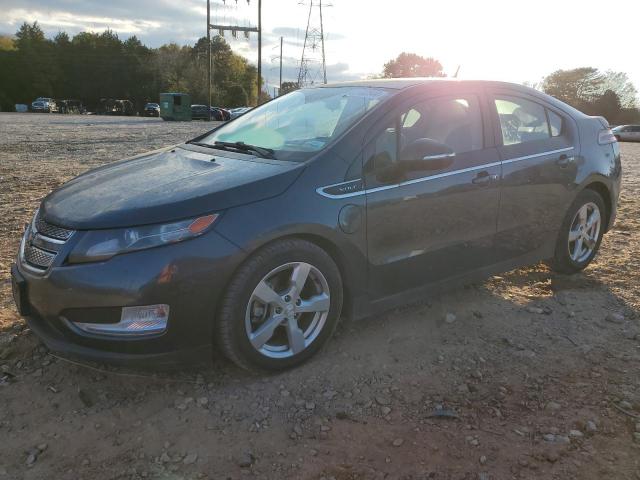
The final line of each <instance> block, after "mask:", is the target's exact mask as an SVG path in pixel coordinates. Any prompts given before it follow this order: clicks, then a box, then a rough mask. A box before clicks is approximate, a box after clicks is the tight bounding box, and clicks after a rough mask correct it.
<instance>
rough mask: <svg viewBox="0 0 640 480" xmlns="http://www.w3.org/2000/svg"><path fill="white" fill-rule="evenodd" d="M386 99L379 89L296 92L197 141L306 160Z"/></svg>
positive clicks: (320, 89) (334, 88) (325, 89)
mask: <svg viewBox="0 0 640 480" xmlns="http://www.w3.org/2000/svg"><path fill="white" fill-rule="evenodd" d="M389 95H390V93H389V91H388V90H387V89H384V88H372V87H322V88H310V89H302V90H297V91H295V92H291V93H289V94H287V95H283V96H282V97H279V98H277V99H275V100H273V101H271V102H269V103H266V104H264V105H262V106H260V107H257V108H255V109H253V110H251V111H249V112H247V113H245V114H244V115H242V116H241V117H238V118H237V119H236V120H234V121H233V122H231V123H229V124H227V125H223V126H222V127H220V128H218V129H217V130H216V131H215V132H212V133H211V134H210V135H208V136H207V137H205V138H204V139H202V140H200V142H202V143H209V144H214V143H215V142H216V141H221V142H244V143H246V144H250V145H257V146H259V147H263V148H270V149H272V150H274V156H275V157H276V158H278V159H281V160H294V161H295V160H305V159H306V158H308V157H309V156H311V155H312V154H314V153H315V152H318V151H320V150H322V149H323V148H324V147H325V146H326V145H327V144H329V143H330V142H331V141H332V140H333V139H335V138H337V137H338V136H339V135H340V134H341V133H342V132H344V131H345V130H347V129H348V128H349V127H350V126H352V125H353V124H355V123H356V122H357V121H358V120H359V119H361V118H362V117H363V116H364V115H365V113H367V112H368V111H369V110H371V109H372V108H373V107H374V106H375V105H377V104H378V103H380V102H381V101H382V100H383V99H384V98H386V97H388V96H389Z"/></svg>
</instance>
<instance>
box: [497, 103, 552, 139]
mask: <svg viewBox="0 0 640 480" xmlns="http://www.w3.org/2000/svg"><path fill="white" fill-rule="evenodd" d="M495 104H496V109H497V110H498V117H499V118H500V129H501V130H502V143H503V144H504V145H516V144H519V143H526V142H533V141H536V140H545V139H547V138H549V137H550V134H549V124H548V123H547V115H546V112H545V108H544V107H543V106H542V105H539V104H537V103H535V102H531V101H529V100H525V99H524V98H517V97H506V96H505V97H502V96H501V97H497V98H496V99H495Z"/></svg>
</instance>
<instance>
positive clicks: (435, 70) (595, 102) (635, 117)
mask: <svg viewBox="0 0 640 480" xmlns="http://www.w3.org/2000/svg"><path fill="white" fill-rule="evenodd" d="M380 77H382V78H400V77H446V74H445V73H444V72H443V69H442V64H441V63H440V62H439V61H438V60H436V59H434V58H425V57H421V56H419V55H416V54H415V53H406V52H403V53H401V54H400V55H398V56H397V57H396V58H395V59H392V60H390V61H389V62H387V63H385V64H384V68H383V71H382V75H380ZM529 86H531V87H533V88H536V89H538V90H542V91H543V92H545V93H547V94H549V95H552V96H554V97H556V98H557V99H559V100H562V101H563V102H565V103H567V104H569V105H571V106H572V107H574V108H577V109H578V110H581V111H582V112H584V113H586V114H587V115H599V116H603V117H605V118H606V119H607V120H608V121H609V123H610V124H612V125H619V124H626V123H636V122H640V110H639V109H638V104H637V102H638V91H637V89H636V88H635V86H634V85H633V83H632V82H631V81H630V80H629V77H628V76H627V74H626V73H624V72H614V71H607V72H601V71H600V70H598V69H597V68H593V67H584V68H574V69H571V70H556V71H555V72H553V73H551V74H550V75H548V76H547V77H544V78H543V79H542V81H541V82H539V83H534V84H529Z"/></svg>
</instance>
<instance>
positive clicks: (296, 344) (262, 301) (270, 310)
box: [245, 262, 331, 358]
mask: <svg viewBox="0 0 640 480" xmlns="http://www.w3.org/2000/svg"><path fill="white" fill-rule="evenodd" d="M330 307H331V296H330V291H329V284H328V282H327V280H326V278H325V277H324V275H323V274H322V272H320V270H318V269H317V268H316V267H314V266H313V265H310V264H308V263H304V262H291V263H287V264H284V265H281V266H280V267H278V268H275V269H273V270H272V271H271V272H269V273H268V274H267V275H266V276H264V277H263V279H262V280H261V281H260V282H259V283H258V285H257V286H256V287H255V288H254V290H253V293H252V294H251V297H250V298H249V302H248V304H247V308H246V314H245V331H246V334H247V338H248V339H249V342H250V343H251V345H252V346H253V348H255V349H256V350H257V351H258V352H260V353H261V354H262V355H265V356H267V357H270V358H288V357H292V356H294V355H297V354H299V353H300V352H302V351H303V350H305V349H306V348H307V347H308V346H309V345H311V343H312V342H313V341H314V340H315V339H316V338H317V337H318V335H320V333H321V332H322V330H323V328H324V326H325V323H326V321H327V316H328V315H329V309H330Z"/></svg>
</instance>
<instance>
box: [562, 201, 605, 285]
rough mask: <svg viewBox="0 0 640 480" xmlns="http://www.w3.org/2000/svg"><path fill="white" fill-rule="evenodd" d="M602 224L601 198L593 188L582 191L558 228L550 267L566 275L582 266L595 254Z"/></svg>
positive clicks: (602, 208)
mask: <svg viewBox="0 0 640 480" xmlns="http://www.w3.org/2000/svg"><path fill="white" fill-rule="evenodd" d="M605 225H606V209H605V205H604V201H603V200H602V197H601V196H600V195H599V194H598V193H597V192H595V191H593V190H589V189H586V190H583V191H581V192H580V193H579V194H578V196H577V197H576V199H575V200H574V202H573V204H572V205H571V207H570V208H569V210H568V211H567V215H566V216H565V219H564V221H563V222H562V226H561V227H560V233H559V235H558V240H557V242H556V250H555V255H554V258H553V260H552V262H551V266H552V268H553V269H554V270H555V271H557V272H559V273H566V274H571V273H577V272H579V271H581V270H583V269H585V268H586V267H587V265H589V264H590V263H591V261H592V260H593V259H594V257H595V256H596V254H597V253H598V249H599V248H600V243H601V242H602V236H603V235H604V226H605Z"/></svg>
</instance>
